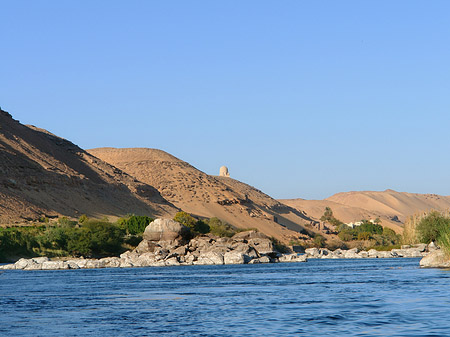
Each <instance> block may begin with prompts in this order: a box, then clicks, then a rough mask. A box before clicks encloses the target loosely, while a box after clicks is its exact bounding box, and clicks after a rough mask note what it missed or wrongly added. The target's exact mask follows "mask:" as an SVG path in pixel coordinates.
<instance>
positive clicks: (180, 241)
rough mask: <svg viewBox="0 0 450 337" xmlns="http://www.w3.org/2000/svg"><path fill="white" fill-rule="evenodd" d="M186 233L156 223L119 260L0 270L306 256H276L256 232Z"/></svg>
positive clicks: (43, 262)
mask: <svg viewBox="0 0 450 337" xmlns="http://www.w3.org/2000/svg"><path fill="white" fill-rule="evenodd" d="M190 236H191V233H190V231H189V229H188V228H187V227H185V226H183V225H181V224H179V223H178V222H176V221H173V220H168V219H157V220H155V221H153V222H152V223H151V224H150V225H148V226H147V228H146V229H145V232H144V235H143V240H142V241H141V243H140V244H139V245H138V246H137V247H136V249H134V250H133V251H127V252H125V253H123V254H122V255H120V257H108V258H103V259H83V258H81V259H71V260H67V261H50V260H49V259H48V258H46V257H43V258H34V259H20V260H19V261H17V262H16V263H15V264H11V265H5V266H0V269H23V270H45V269H80V268H129V267H148V266H179V265H221V264H246V263H250V264H255V263H270V262H306V256H300V255H299V254H291V255H286V256H284V255H283V254H280V253H278V252H277V251H276V250H275V249H274V247H273V244H272V241H271V240H270V238H268V237H267V236H266V235H264V234H262V233H259V232H256V231H247V232H241V233H238V234H236V235H235V236H233V237H232V238H218V237H215V236H212V235H205V236H198V237H195V238H193V239H190V240H189V238H190Z"/></svg>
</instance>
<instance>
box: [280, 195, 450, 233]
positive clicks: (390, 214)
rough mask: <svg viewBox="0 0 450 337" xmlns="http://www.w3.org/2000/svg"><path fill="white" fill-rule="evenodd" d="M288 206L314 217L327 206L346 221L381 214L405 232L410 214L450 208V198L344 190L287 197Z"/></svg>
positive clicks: (392, 224) (387, 223)
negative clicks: (325, 195)
mask: <svg viewBox="0 0 450 337" xmlns="http://www.w3.org/2000/svg"><path fill="white" fill-rule="evenodd" d="M280 201H281V202H283V203H285V204H286V205H290V206H292V207H295V208H298V209H302V210H305V211H306V213H307V214H308V215H310V216H312V217H314V218H320V217H321V216H322V214H323V212H324V210H325V207H327V206H328V207H330V208H331V209H332V210H333V213H334V215H335V216H336V218H338V219H340V220H342V221H344V222H354V221H359V220H361V219H375V218H377V217H379V218H380V219H381V220H382V224H383V225H385V226H388V227H391V228H392V229H394V230H396V231H399V232H400V231H401V230H402V226H403V223H404V221H405V219H406V217H407V216H409V215H412V214H414V213H416V212H420V211H426V210H430V209H436V210H445V209H448V208H450V197H448V196H439V195H436V194H417V193H406V192H396V191H393V190H386V191H381V192H375V191H361V192H343V193H338V194H335V195H333V196H331V197H329V198H327V199H324V200H303V199H287V200H280Z"/></svg>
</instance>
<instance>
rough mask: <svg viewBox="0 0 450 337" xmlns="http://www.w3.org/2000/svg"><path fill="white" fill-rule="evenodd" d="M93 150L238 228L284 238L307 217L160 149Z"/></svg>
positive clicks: (188, 207) (198, 211)
mask: <svg viewBox="0 0 450 337" xmlns="http://www.w3.org/2000/svg"><path fill="white" fill-rule="evenodd" d="M88 152H89V153H91V154H92V155H94V156H96V157H98V158H101V159H102V160H104V161H106V162H108V163H110V164H111V165H114V166H116V167H118V168H120V169H121V170H123V171H125V172H127V173H128V174H130V175H132V176H134V177H136V178H138V179H139V180H140V181H143V182H145V183H147V184H150V185H152V186H154V187H156V188H157V189H158V190H159V192H160V193H161V195H162V196H163V197H164V198H165V199H167V200H168V201H170V202H171V203H173V204H174V205H176V206H177V207H179V208H181V209H183V210H184V211H186V212H189V213H191V214H194V215H197V216H203V217H213V216H216V217H218V218H220V219H222V220H225V221H227V222H229V223H230V224H232V225H234V226H236V227H240V228H258V229H259V230H260V231H262V232H264V233H265V234H267V235H271V236H275V237H278V238H280V239H286V238H287V237H289V236H295V235H298V233H295V232H303V231H304V227H303V225H305V224H309V223H310V222H311V219H309V218H308V217H306V216H305V215H304V214H303V213H301V212H300V211H297V210H295V209H293V208H291V207H289V206H286V205H284V204H282V203H280V202H278V201H276V200H274V199H273V198H271V197H269V196H268V195H266V194H264V193H262V192H261V191H259V190H257V189H255V188H254V187H251V186H249V185H246V184H244V183H241V182H239V181H237V180H234V179H232V178H228V177H217V176H210V175H208V174H206V173H204V172H202V171H200V170H198V169H196V168H195V167H193V166H192V165H190V164H188V163H186V162H184V161H182V160H180V159H178V158H176V157H174V156H172V155H170V154H168V153H166V152H164V151H161V150H155V149H147V148H131V149H116V148H98V149H91V150H88Z"/></svg>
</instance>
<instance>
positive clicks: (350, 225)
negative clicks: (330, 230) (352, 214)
mask: <svg viewBox="0 0 450 337" xmlns="http://www.w3.org/2000/svg"><path fill="white" fill-rule="evenodd" d="M369 222H371V223H375V220H372V219H370V220H369ZM344 225H347V226H348V227H350V228H355V227H358V226H361V225H362V221H356V222H349V223H346V224H344Z"/></svg>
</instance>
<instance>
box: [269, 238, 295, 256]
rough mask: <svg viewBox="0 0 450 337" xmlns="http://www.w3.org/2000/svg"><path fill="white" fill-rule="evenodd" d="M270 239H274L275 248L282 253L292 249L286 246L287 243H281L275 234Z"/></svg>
mask: <svg viewBox="0 0 450 337" xmlns="http://www.w3.org/2000/svg"><path fill="white" fill-rule="evenodd" d="M270 240H271V241H272V245H273V248H274V249H275V250H276V251H277V252H279V253H282V254H286V253H289V252H290V251H291V250H290V249H289V247H288V246H286V245H285V244H283V243H281V241H280V240H278V239H276V238H274V237H273V236H272V237H271V238H270Z"/></svg>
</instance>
